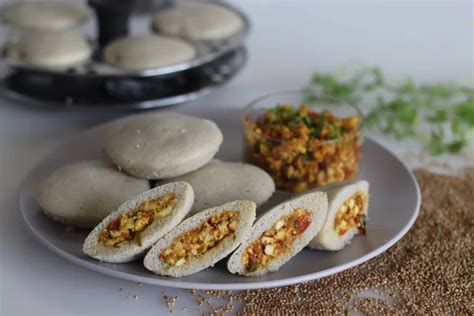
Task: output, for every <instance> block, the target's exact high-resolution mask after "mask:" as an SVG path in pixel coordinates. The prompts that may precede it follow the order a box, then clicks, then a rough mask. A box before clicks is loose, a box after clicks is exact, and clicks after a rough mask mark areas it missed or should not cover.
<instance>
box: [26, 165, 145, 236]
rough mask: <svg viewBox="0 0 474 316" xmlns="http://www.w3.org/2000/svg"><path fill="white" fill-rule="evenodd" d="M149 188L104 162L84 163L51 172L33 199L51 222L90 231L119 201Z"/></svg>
mask: <svg viewBox="0 0 474 316" xmlns="http://www.w3.org/2000/svg"><path fill="white" fill-rule="evenodd" d="M149 189H150V185H149V182H148V181H147V180H143V179H137V178H135V177H132V176H129V175H128V174H125V173H121V172H119V171H118V170H117V168H116V167H115V166H114V165H113V164H111V163H110V162H108V161H101V160H87V161H80V162H76V163H72V164H69V165H66V166H63V167H61V168H59V169H57V170H55V171H54V172H52V173H51V174H50V175H49V176H48V177H47V178H46V179H45V180H43V181H42V182H40V184H39V185H38V187H37V189H36V192H35V197H36V201H37V203H38V204H39V205H40V207H41V208H42V210H43V211H44V213H45V214H46V215H48V216H49V217H51V218H53V219H54V220H56V221H59V222H62V223H64V224H67V225H71V226H75V227H80V228H92V227H94V226H96V225H97V224H98V223H99V222H100V221H101V220H102V219H104V218H105V217H106V216H107V215H109V214H110V213H111V212H113V211H114V210H116V209H117V207H119V206H120V205H121V204H122V203H123V202H125V201H126V200H128V199H130V198H132V197H133V196H135V195H137V194H140V193H142V192H145V191H147V190H149Z"/></svg>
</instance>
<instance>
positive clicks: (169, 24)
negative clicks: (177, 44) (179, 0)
mask: <svg viewBox="0 0 474 316" xmlns="http://www.w3.org/2000/svg"><path fill="white" fill-rule="evenodd" d="M243 26H244V23H243V21H242V18H241V17H240V16H239V15H238V14H237V13H236V12H234V11H232V10H230V9H228V8H226V7H224V6H222V5H218V4H211V3H186V4H182V5H180V6H178V7H174V8H170V9H165V10H162V11H160V12H159V13H157V14H155V16H154V17H153V20H152V28H153V30H154V31H156V32H158V33H162V34H167V35H173V36H178V37H182V38H186V39H189V40H223V39H227V38H230V37H232V36H234V35H236V34H238V33H239V32H241V31H242V29H243Z"/></svg>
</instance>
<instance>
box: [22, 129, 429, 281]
mask: <svg viewBox="0 0 474 316" xmlns="http://www.w3.org/2000/svg"><path fill="white" fill-rule="evenodd" d="M103 125H104V124H100V125H99V126H96V127H93V128H92V129H95V128H100V127H101V126H103ZM90 130H91V129H88V130H86V131H83V132H82V133H84V132H87V131H90ZM79 135H81V132H80V133H78V134H74V135H72V136H71V137H69V138H67V139H66V140H65V141H64V142H61V143H60V144H59V145H57V146H56V147H55V148H53V150H51V152H53V151H54V149H57V148H60V147H61V146H63V145H64V144H67V143H68V142H69V141H71V140H72V139H73V138H74V137H78V136H79ZM364 138H365V141H367V140H368V141H370V142H372V143H374V144H375V145H376V146H379V147H380V148H382V149H383V150H385V151H387V152H388V153H389V154H390V155H392V156H393V157H394V158H395V159H396V161H397V162H398V163H400V164H401V165H402V167H403V168H404V169H405V170H406V171H407V173H408V175H409V176H410V179H411V181H412V182H413V184H414V186H415V191H416V192H415V193H416V206H415V210H414V212H413V214H412V215H411V217H410V219H409V220H408V222H407V224H406V225H405V226H403V228H402V229H401V230H400V231H399V232H398V233H397V234H396V235H395V236H393V237H392V238H391V239H389V240H387V241H385V243H384V244H382V245H381V246H379V247H378V248H376V249H374V250H372V251H370V252H369V253H367V254H365V255H363V256H361V257H359V258H357V259H354V260H351V261H349V262H346V263H344V264H341V265H337V266H335V267H332V268H328V269H325V270H322V271H318V272H314V273H309V274H305V275H300V276H295V277H290V278H285V279H280V280H270V281H256V282H243V283H235V282H232V283H200V282H183V281H180V279H179V278H175V279H162V278H151V277H142V276H137V275H134V274H131V273H127V272H122V271H117V270H111V269H109V268H107V267H103V266H100V265H95V264H93V263H91V262H88V261H85V260H82V259H80V258H77V257H76V256H74V255H71V254H69V253H68V252H66V251H64V250H62V249H60V248H57V247H55V246H54V245H52V244H50V243H49V242H48V241H47V240H46V239H45V238H44V237H43V236H42V235H41V234H40V233H39V232H37V231H36V230H35V229H34V228H33V227H32V225H31V224H30V222H29V221H28V220H27V217H26V215H25V211H24V209H26V206H25V205H24V203H25V198H24V196H25V195H26V194H28V193H32V192H30V191H28V192H26V191H25V188H26V185H27V183H28V181H29V179H30V178H31V177H32V176H33V173H34V171H35V170H37V168H38V166H39V165H40V164H41V162H40V163H39V164H37V165H35V166H33V167H32V168H30V170H29V171H28V173H27V174H26V176H25V177H24V179H23V181H22V182H21V184H20V187H19V188H20V189H19V195H18V200H19V201H18V202H19V207H20V213H21V217H22V219H23V222H24V224H25V226H26V227H27V229H28V231H29V232H30V233H31V234H32V235H33V236H34V237H35V239H37V240H38V241H39V242H40V243H41V244H42V245H43V246H45V247H46V248H47V249H49V250H50V251H52V252H53V253H55V254H56V255H58V256H60V257H62V258H64V259H66V260H67V261H69V262H72V263H74V264H76V265H78V266H81V267H84V268H87V269H88V270H91V271H94V272H100V273H102V274H105V275H108V276H112V277H115V278H120V279H125V280H129V281H135V282H141V283H144V284H150V285H155V286H165V287H170V288H180V289H197V290H250V289H263V288H273V287H282V286H288V285H293V284H298V283H302V282H308V281H313V280H317V279H320V278H324V277H327V276H330V275H333V274H336V273H339V272H342V271H344V270H347V269H350V268H352V267H355V266H357V265H360V264H362V263H364V262H366V261H369V260H371V259H373V258H374V257H376V256H378V255H380V254H382V253H383V252H385V251H387V250H388V249H389V248H391V247H392V246H393V245H395V244H396V243H397V242H398V241H399V240H400V239H402V238H403V236H405V235H406V234H407V233H408V231H409V230H410V229H411V228H412V227H413V224H414V223H415V221H416V219H417V218H418V215H419V212H420V207H421V191H420V187H419V184H418V181H417V180H416V177H415V175H414V174H413V172H412V171H411V170H410V168H408V166H407V165H406V163H405V162H404V161H403V160H401V159H400V158H399V157H398V156H397V155H396V154H395V153H394V152H393V151H392V150H390V149H389V148H387V146H385V145H383V144H381V143H380V142H379V141H377V140H375V139H373V138H371V137H369V136H365V137H364ZM47 157H49V156H48V155H45V156H44V157H43V159H47Z"/></svg>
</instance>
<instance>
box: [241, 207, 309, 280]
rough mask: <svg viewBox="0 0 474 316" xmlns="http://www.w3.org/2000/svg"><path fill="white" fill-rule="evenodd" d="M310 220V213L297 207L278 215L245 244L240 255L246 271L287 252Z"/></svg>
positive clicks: (262, 265)
mask: <svg viewBox="0 0 474 316" xmlns="http://www.w3.org/2000/svg"><path fill="white" fill-rule="evenodd" d="M311 221H312V213H311V212H310V211H308V210H305V209H302V208H297V209H295V210H294V211H293V212H292V213H291V214H288V215H285V216H282V217H280V218H279V219H278V220H277V221H276V222H275V223H274V224H273V226H272V227H271V228H270V229H268V230H266V231H265V232H264V233H263V234H262V235H261V236H260V237H259V238H258V239H257V240H255V241H254V242H252V243H251V244H249V245H248V246H247V248H246V249H245V252H244V253H243V255H242V261H243V264H244V266H245V268H246V270H247V272H254V271H256V270H258V269H260V268H263V267H265V266H267V265H268V263H269V262H271V260H273V259H275V258H278V257H279V256H281V255H283V254H285V253H288V252H289V251H290V249H291V247H292V245H293V243H294V242H295V241H296V240H297V239H298V238H299V237H300V236H301V234H303V233H304V232H305V231H306V229H307V228H308V227H309V225H310V224H311Z"/></svg>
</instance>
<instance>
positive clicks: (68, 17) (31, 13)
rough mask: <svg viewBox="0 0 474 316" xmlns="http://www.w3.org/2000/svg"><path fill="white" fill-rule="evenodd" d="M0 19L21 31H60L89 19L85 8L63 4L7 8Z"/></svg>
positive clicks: (37, 4)
mask: <svg viewBox="0 0 474 316" xmlns="http://www.w3.org/2000/svg"><path fill="white" fill-rule="evenodd" d="M1 18H2V20H3V21H4V22H6V23H8V24H10V25H12V26H15V27H19V28H23V29H29V30H45V31H46V30H47V31H61V30H67V29H70V28H73V27H76V26H78V25H79V24H81V23H82V22H84V21H86V20H87V19H88V18H89V12H88V11H87V9H86V8H84V7H80V6H76V5H74V4H70V3H64V2H25V3H19V4H15V5H11V6H10V7H7V8H6V9H5V11H4V12H3V14H2V15H1Z"/></svg>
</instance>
